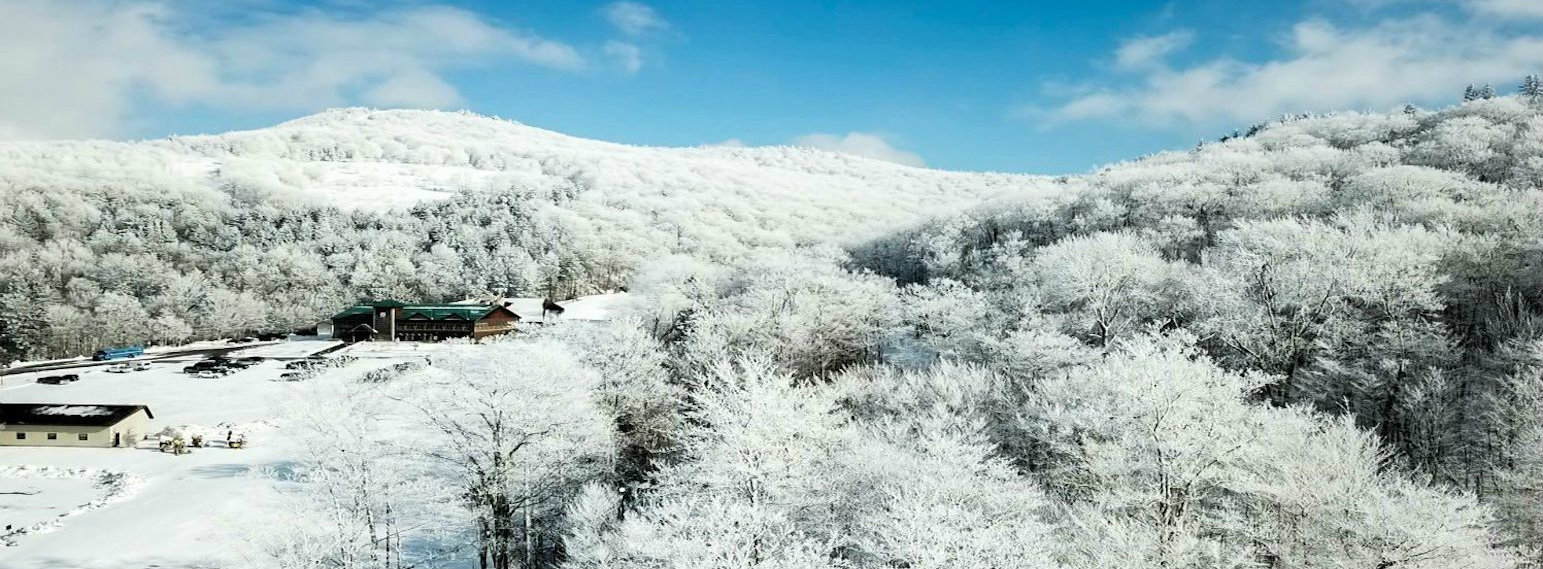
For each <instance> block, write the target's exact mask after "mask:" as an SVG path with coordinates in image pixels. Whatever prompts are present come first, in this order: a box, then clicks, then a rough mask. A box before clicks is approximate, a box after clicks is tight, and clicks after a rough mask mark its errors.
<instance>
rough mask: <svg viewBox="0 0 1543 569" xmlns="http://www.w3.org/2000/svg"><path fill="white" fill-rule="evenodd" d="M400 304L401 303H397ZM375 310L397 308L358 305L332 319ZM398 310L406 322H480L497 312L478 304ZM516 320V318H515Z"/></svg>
mask: <svg viewBox="0 0 1543 569" xmlns="http://www.w3.org/2000/svg"><path fill="white" fill-rule="evenodd" d="M397 304H401V303H397ZM376 308H398V307H395V306H389V307H388V306H381V304H379V303H375V304H358V305H354V306H350V307H348V308H347V309H345V310H344V311H342V312H339V313H337V314H335V315H333V316H332V317H333V318H347V317H350V316H363V315H368V314H372V313H374V312H375V309H376ZM399 308H401V309H402V312H401V313H400V314H399V315H398V316H397V318H400V319H403V320H406V319H409V318H413V317H415V316H422V317H424V318H427V319H429V320H444V319H446V318H452V317H454V318H459V319H462V320H480V319H482V317H484V316H487V315H488V313H489V312H492V311H494V310H497V309H498V308H499V307H497V306H488V305H480V304H411V305H409V304H402V305H401V306H400V307H399ZM516 318H518V316H516Z"/></svg>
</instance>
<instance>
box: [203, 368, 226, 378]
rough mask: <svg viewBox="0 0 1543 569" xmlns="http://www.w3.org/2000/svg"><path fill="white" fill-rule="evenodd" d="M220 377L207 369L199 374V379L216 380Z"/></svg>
mask: <svg viewBox="0 0 1543 569" xmlns="http://www.w3.org/2000/svg"><path fill="white" fill-rule="evenodd" d="M220 375H221V374H218V373H215V372H214V370H212V369H206V370H203V371H200V372H198V377H199V378H200V379H215V378H217V377H220Z"/></svg>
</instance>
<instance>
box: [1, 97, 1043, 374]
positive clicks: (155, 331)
mask: <svg viewBox="0 0 1543 569" xmlns="http://www.w3.org/2000/svg"><path fill="white" fill-rule="evenodd" d="M1053 187H1054V183H1053V182H1052V181H1051V180H1048V179H1046V178H1040V177H1033V176H1021V175H1007V174H975V173H957V172H944V171H937V170H925V169H919V168H909V167H903V166H898V165H895V164H890V163H887V162H880V161H876V160H870V159H862V158H853V157H850V156H846V155H840V154H834V153H829V152H820V151H815V150H811V149H806V148H718V147H704V148H684V149H670V148H645V147H633V146H625V145H620V144H611V143H604V142H598V141H591V140H584V139H578V138H573V137H568V136H564V135H561V134H558V133H554V132H550V131H545V130H541V129H537V128H533V127H528V126H524V125H520V124H518V123H513V122H509V121H502V120H496V119H491V118H487V117H481V116H477V115H472V114H469V113H439V112H425V111H369V110H364V109H341V110H335V111H329V112H326V113H322V114H318V115H315V116H311V117H306V118H303V119H299V120H296V121H291V122H288V123H284V124H282V125H279V126H276V127H273V128H270V129H264V130H258V131H249V132H234V133H228V134H223V135H218V136H193V137H177V138H172V139H168V140H162V141H149V142H141V143H121V142H102V141H90V142H16V143H4V144H0V362H3V361H6V360H8V359H27V358H43V357H61V356H72V355H80V354H82V353H87V354H89V353H90V352H91V351H92V350H95V349H96V348H98V347H100V346H103V345H109V344H120V343H142V342H155V343H171V342H180V341H185V340H190V339H202V338H219V337H228V336H230V335H233V334H235V335H240V334H246V333H251V332H266V331H287V330H290V329H293V328H297V327H305V326H310V325H314V324H315V323H316V321H317V319H319V318H324V317H327V316H330V315H331V314H333V313H334V312H336V310H337V309H338V308H339V307H340V306H344V305H346V304H348V303H352V302H354V301H355V300H357V299H360V298H385V297H391V298H406V299H416V300H424V301H441V300H459V299H462V298H467V297H468V296H474V295H488V294H496V295H502V296H551V297H555V298H569V297H572V296H574V295H576V294H581V293H585V292H594V291H599V290H608V289H614V288H617V287H620V286H625V284H626V281H627V279H628V278H629V275H630V274H631V272H632V270H633V269H634V268H635V267H636V266H637V265H638V264H639V262H640V261H642V260H645V259H650V258H656V257H659V256H661V255H666V254H672V253H683V254H690V255H693V256H695V257H698V258H703V259H716V260H728V259H733V258H735V257H737V256H738V255H741V254H742V253H744V252H745V251H748V250H751V249H756V248H786V247H797V246H803V245H809V244H814V243H821V242H830V241H840V240H850V239H856V238H862V237H864V236H872V235H876V234H878V233H879V232H882V231H884V230H886V229H887V228H889V227H892V226H893V225H894V224H896V223H900V222H903V221H905V220H912V219H916V218H918V217H921V216H925V215H932V214H939V213H943V212H949V211H958V210H961V209H963V208H965V207H967V206H970V205H973V204H975V203H978V202H979V201H980V200H981V199H982V198H983V197H985V196H989V195H994V194H997V193H1001V192H1006V191H1009V190H1011V191H1013V192H1014V193H1035V192H1040V191H1049V190H1050V189H1052V188H1053Z"/></svg>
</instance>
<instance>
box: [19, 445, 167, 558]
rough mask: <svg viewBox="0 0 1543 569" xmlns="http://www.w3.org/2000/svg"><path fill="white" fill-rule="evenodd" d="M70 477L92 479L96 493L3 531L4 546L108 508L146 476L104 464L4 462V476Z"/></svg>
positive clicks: (133, 490)
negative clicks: (47, 516) (67, 465)
mask: <svg viewBox="0 0 1543 569" xmlns="http://www.w3.org/2000/svg"><path fill="white" fill-rule="evenodd" d="M6 478H13V479H53V480H58V479H70V480H90V481H91V482H92V487H93V489H94V490H95V491H96V495H95V496H94V497H92V498H91V499H90V500H88V501H86V502H85V503H82V504H78V505H75V506H73V507H71V508H70V509H68V510H66V511H65V512H64V513H62V514H59V515H58V516H55V517H53V518H50V519H46V520H43V521H39V522H35V523H32V524H28V525H24V526H21V527H13V528H12V529H11V530H10V531H8V532H5V533H0V546H4V547H12V546H15V545H16V544H17V540H18V539H19V538H20V537H22V536H25V535H29V534H39V533H47V532H50V531H53V530H56V529H58V528H59V527H60V526H62V525H64V521H65V520H66V519H67V518H70V517H73V516H78V515H80V514H83V513H86V512H89V511H92V510H96V509H99V508H104V507H107V506H109V505H112V504H115V503H118V502H122V501H124V500H127V499H129V498H132V497H134V494H135V493H137V492H138V491H139V488H140V486H141V485H142V484H143V483H144V479H142V478H140V477H138V476H134V475H131V474H128V473H125V472H119V471H115V470H105V469H100V468H61V467H55V466H34V465H13V466H0V479H6Z"/></svg>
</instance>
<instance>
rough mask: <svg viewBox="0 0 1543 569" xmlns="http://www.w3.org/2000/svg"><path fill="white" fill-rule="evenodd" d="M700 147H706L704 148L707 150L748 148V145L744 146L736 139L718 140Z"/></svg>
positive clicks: (741, 141)
mask: <svg viewBox="0 0 1543 569" xmlns="http://www.w3.org/2000/svg"><path fill="white" fill-rule="evenodd" d="M702 146H706V147H709V148H714V147H717V148H749V147H750V145H748V144H745V141H743V140H740V139H738V138H730V139H728V140H720V141H718V142H709V143H707V144H703V145H702Z"/></svg>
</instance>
